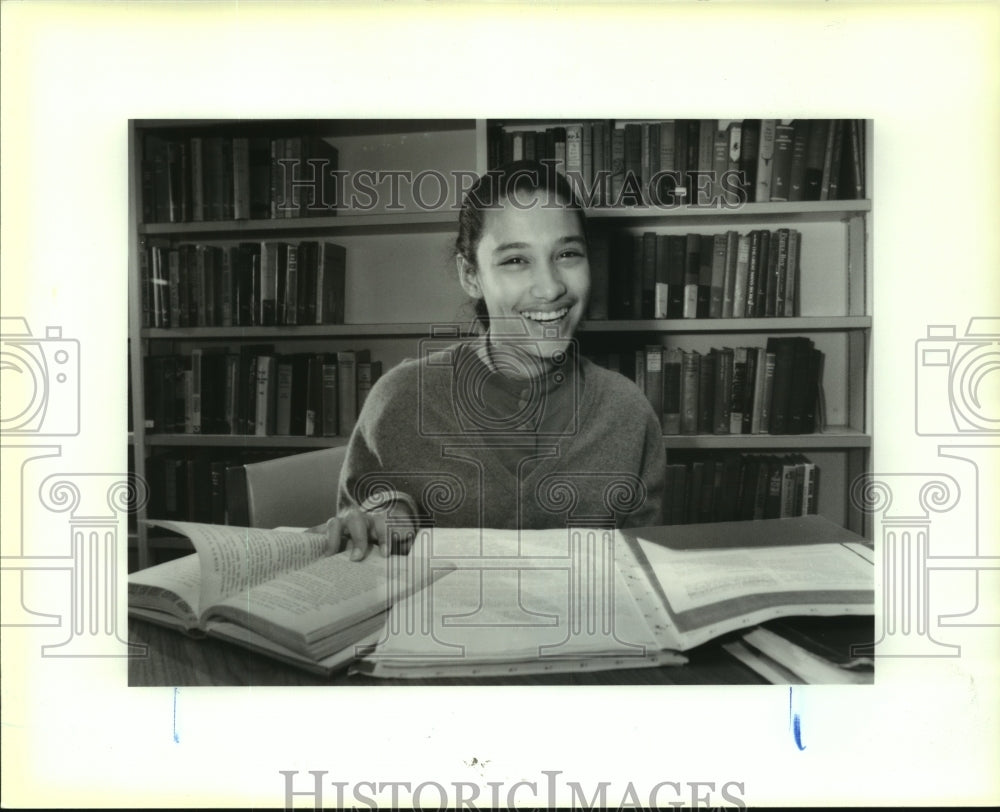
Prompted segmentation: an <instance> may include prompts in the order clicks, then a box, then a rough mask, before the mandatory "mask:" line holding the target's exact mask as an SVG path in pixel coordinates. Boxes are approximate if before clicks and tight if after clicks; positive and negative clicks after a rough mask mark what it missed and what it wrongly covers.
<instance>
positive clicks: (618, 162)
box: [610, 127, 625, 206]
mask: <svg viewBox="0 0 1000 812" xmlns="http://www.w3.org/2000/svg"><path fill="white" fill-rule="evenodd" d="M610 140H611V200H610V205H612V206H618V205H621V203H620V201H621V197H622V190H623V189H624V186H625V130H624V129H622V128H621V127H615V128H613V129H612V130H611V139H610Z"/></svg>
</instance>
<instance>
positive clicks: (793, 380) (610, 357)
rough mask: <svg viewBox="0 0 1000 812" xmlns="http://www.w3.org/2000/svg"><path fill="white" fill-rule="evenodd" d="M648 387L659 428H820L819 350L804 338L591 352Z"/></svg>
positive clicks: (801, 431) (790, 430) (603, 363)
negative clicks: (703, 348)
mask: <svg viewBox="0 0 1000 812" xmlns="http://www.w3.org/2000/svg"><path fill="white" fill-rule="evenodd" d="M590 358H591V360H593V361H594V362H595V363H597V364H600V365H601V366H604V367H606V368H608V369H612V370H614V371H615V372H620V373H621V374H623V375H625V376H626V377H628V378H630V379H631V380H633V381H635V383H636V385H637V386H638V387H639V388H640V389H642V390H643V391H644V392H645V393H646V397H647V398H648V399H649V402H650V404H651V405H652V407H653V411H654V412H656V414H658V415H660V422H661V424H662V427H663V433H664V434H666V435H677V434H688V435H690V434H812V433H814V432H816V431H820V430H822V423H821V421H820V420H819V419H818V414H819V409H820V407H821V405H822V397H821V390H822V369H823V353H822V352H821V351H820V350H818V349H816V347H815V346H814V345H813V342H812V340H811V339H809V338H806V337H804V336H771V337H769V338H768V339H767V345H766V346H765V347H723V348H722V349H713V350H711V351H709V352H707V353H699V352H697V351H695V350H681V349H679V348H677V347H663V346H660V345H655V344H654V345H650V346H647V347H645V348H642V349H637V350H634V351H633V352H624V353H615V352H608V353H593V354H590Z"/></svg>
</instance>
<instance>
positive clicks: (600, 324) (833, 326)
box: [581, 316, 872, 333]
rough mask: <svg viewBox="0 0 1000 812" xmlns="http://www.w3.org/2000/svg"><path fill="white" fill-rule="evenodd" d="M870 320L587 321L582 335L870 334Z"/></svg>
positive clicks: (814, 318)
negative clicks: (830, 331)
mask: <svg viewBox="0 0 1000 812" xmlns="http://www.w3.org/2000/svg"><path fill="white" fill-rule="evenodd" d="M871 326H872V319H871V316H802V317H796V318H770V319H766V318H763V319H646V320H635V321H586V322H584V323H583V324H582V325H581V331H582V332H584V333H644V332H656V333H784V332H806V333H808V332H814V331H828V330H838V331H840V330H870V329H871Z"/></svg>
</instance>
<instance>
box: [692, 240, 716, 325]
mask: <svg viewBox="0 0 1000 812" xmlns="http://www.w3.org/2000/svg"><path fill="white" fill-rule="evenodd" d="M699 245H700V249H699V252H698V300H697V303H696V305H695V313H696V314H697V318H699V319H707V318H709V316H710V313H711V306H712V263H713V257H714V246H715V238H714V237H713V236H712V235H711V234H702V235H701V237H700V240H699Z"/></svg>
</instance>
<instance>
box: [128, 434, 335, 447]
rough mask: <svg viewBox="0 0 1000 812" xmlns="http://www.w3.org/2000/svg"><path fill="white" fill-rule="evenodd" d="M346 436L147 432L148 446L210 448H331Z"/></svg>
mask: <svg viewBox="0 0 1000 812" xmlns="http://www.w3.org/2000/svg"><path fill="white" fill-rule="evenodd" d="M347 440H348V438H347V437H287V436H284V435H280V436H279V435H272V436H269V437H258V436H256V435H251V434H147V435H146V445H148V446H204V447H210V448H246V449H253V448H333V447H334V446H339V445H345V444H346V443H347Z"/></svg>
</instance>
